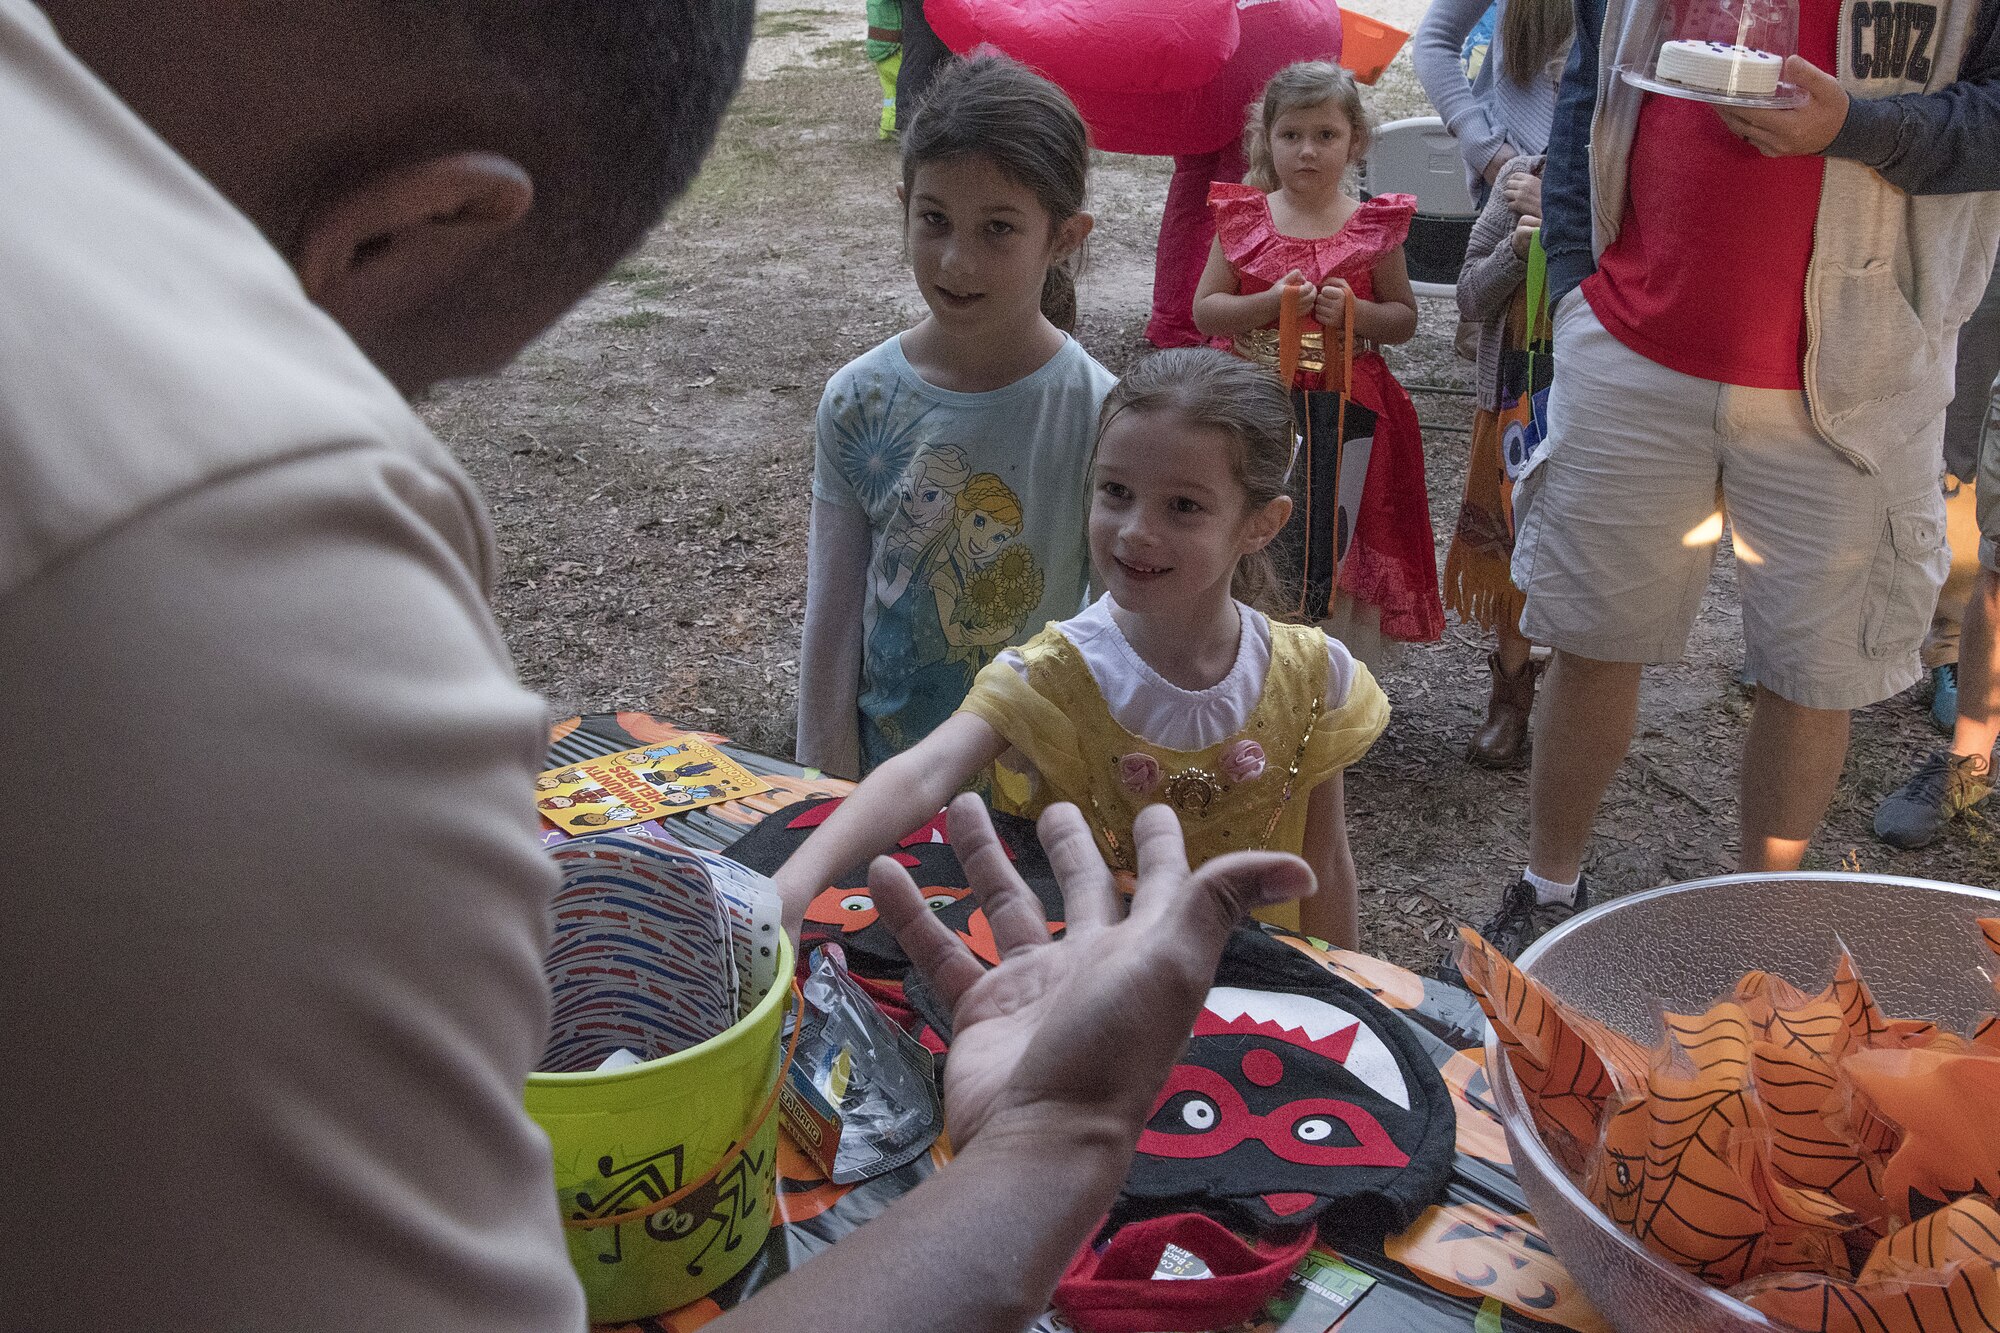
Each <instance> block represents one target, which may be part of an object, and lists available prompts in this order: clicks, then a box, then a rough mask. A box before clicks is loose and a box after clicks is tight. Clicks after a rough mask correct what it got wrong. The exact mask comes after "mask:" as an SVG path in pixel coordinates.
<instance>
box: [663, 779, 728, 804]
mask: <svg viewBox="0 0 2000 1333" xmlns="http://www.w3.org/2000/svg"><path fill="white" fill-rule="evenodd" d="M727 794H728V789H727V788H726V787H720V786H717V785H716V784H715V783H713V782H704V783H702V784H701V785H700V786H698V787H676V788H674V789H673V790H672V791H668V792H663V793H662V794H661V796H660V799H661V800H663V801H665V802H666V803H667V804H668V805H671V806H675V807H680V806H686V805H693V804H694V803H695V802H696V801H712V800H714V799H715V798H716V797H718V796H725V795H727Z"/></svg>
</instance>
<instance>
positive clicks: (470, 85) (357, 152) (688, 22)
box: [265, 0, 755, 272]
mask: <svg viewBox="0 0 2000 1333" xmlns="http://www.w3.org/2000/svg"><path fill="white" fill-rule="evenodd" d="M754 11H755V0H367V3H366V7H365V8H363V7H359V6H357V7H356V8H354V9H352V10H347V11H344V12H343V13H341V14H340V15H339V16H338V17H337V18H333V19H331V20H330V22H331V23H332V24H333V25H335V27H336V28H337V30H338V31H339V33H340V34H341V35H344V36H346V37H348V38H349V39H351V40H353V41H356V42H363V43H371V44H374V46H375V49H374V50H355V51H354V53H353V54H354V59H355V65H356V68H357V70H370V69H372V70H379V71H381V73H380V74H379V75H368V74H363V75H361V77H364V78H368V77H377V78H386V79H387V80H390V81H391V82H389V83H385V84H384V85H383V86H382V89H381V93H382V99H383V104H384V111H383V113H382V116H381V119H380V120H379V121H377V122H376V123H374V124H370V125H363V126H359V127H354V126H344V127H341V128H340V129H337V130H335V131H333V132H332V133H331V134H330V135H329V136H328V137H326V138H324V139H321V140H319V141H318V142H316V143H313V144H312V145H311V146H310V147H308V148H307V149H305V150H304V151H303V152H302V154H301V157H300V159H299V160H298V161H296V162H294V163H293V164H292V167H291V170H292V176H293V179H292V180H291V182H290V184H289V185H288V186H287V187H286V188H285V189H284V190H283V191H281V195H280V201H279V202H278V204H277V208H276V211H275V212H274V213H273V214H272V215H271V216H270V217H268V218H267V219H266V220H265V221H266V224H267V227H268V228H269V229H270V230H271V231H272V233H273V240H274V241H276V242H277V243H278V245H279V247H280V248H281V249H284V250H286V251H287V252H288V253H289V252H290V249H291V241H292V240H293V238H294V237H295V236H296V232H297V228H298V227H299V226H300V225H302V224H303V222H304V220H305V219H306V218H308V217H310V216H311V215H312V213H313V212H314V210H315V208H316V207H317V206H318V205H319V204H320V203H321V202H322V201H324V200H327V199H332V198H337V197H338V196H339V195H341V194H342V193H344V192H345V191H347V190H349V189H352V188H353V187H355V186H356V185H358V184H360V183H362V182H364V181H366V180H368V179H369V178H370V177H372V176H374V175H376V174H378V173H380V172H383V171H386V170H390V169H393V168H395V167H397V166H400V165H403V164H405V163H410V162H416V161H421V160H423V159H425V158H428V157H435V156H438V155H441V154H446V153H453V152H461V151H467V150H478V149H485V150H489V151H492V152H496V153H500V154H503V155H505V156H507V157H509V158H512V159H513V160H514V161H516V162H518V163H519V164H520V165H521V166H522V167H523V168H524V169H526V171H527V173H528V175H529V177H530V178H531V179H532V180H533V181H534V186H535V199H534V204H533V206H532V208H531V209H530V210H529V213H528V216H527V217H526V218H525V219H524V220H523V222H522V225H521V226H519V227H518V228H517V229H516V230H515V233H514V236H513V238H512V241H511V243H510V245H509V247H508V250H509V256H508V257H509V259H510V260H511V261H512V262H513V263H514V264H517V265H533V266H536V267H541V268H544V269H560V270H564V271H579V272H581V271H593V272H602V271H603V270H604V269H606V268H609V267H610V266H611V264H612V262H613V261H614V260H616V259H617V258H618V257H619V256H621V255H623V254H624V253H625V252H626V251H628V250H630V249H631V248H632V247H633V246H634V245H636V244H637V243H638V242H639V240H640V239H641V238H642V237H643V236H644V235H645V234H646V232H647V231H648V230H650V229H651V228H652V227H653V226H654V225H655V224H656V223H658V222H659V220H660V217H661V215H662V214H664V213H665V212H666V209H667V205H668V204H670V203H672V202H673V200H674V199H675V197H676V196H678V195H679V194H680V192H681V191H682V190H684V189H686V188H687V184H688V182H689V181H691V180H693V179H694V175H695V172H696V170H697V169H698V168H699V167H700V166H701V160H702V158H703V156H704V155H705V154H706V153H707V152H708V148H709V145H710V144H711V143H712V142H713V141H714V139H715V132H716V129H717V127H718V126H719V125H720V124H721V122H722V113H723V111H724V109H725V108H727V107H728V105H729V99H730V98H731V97H732V96H734V95H735V92H736V87H737V84H738V82H739V81H740V80H741V78H742V75H743V58H744V55H745V53H746V52H747V51H748V50H749V46H750V30H751V21H752V18H753V17H754ZM409 88H416V89H419V90H420V92H419V97H420V100H421V102H422V104H423V105H424V107H425V112H424V114H423V115H422V116H420V117H411V116H409V115H408V114H407V111H401V110H394V109H391V107H394V106H407V98H406V97H403V96H401V94H402V93H403V92H404V91H405V90H407V89H409Z"/></svg>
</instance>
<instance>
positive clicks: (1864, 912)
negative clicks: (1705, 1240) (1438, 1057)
mask: <svg viewBox="0 0 2000 1333" xmlns="http://www.w3.org/2000/svg"><path fill="white" fill-rule="evenodd" d="M1990 916H2000V893H1997V892H1995V891H1993V890H1992V889H1976V888H1971V887H1968V886H1966V885H1962V884H1939V883H1935V882H1932V881H1929V880H1919V879H1904V878H1900V877H1896V876H1887V875H1849V874H1790V875H1725V876H1722V877H1720V878H1716V879H1704V880H1696V881H1694V882H1692V883H1688V884H1675V885H1670V886H1668V887H1666V888H1663V889H1653V890H1650V891H1649V892H1646V893H1635V894H1632V895H1630V896H1628V897H1624V898H1614V899H1613V900H1611V901H1610V902H1608V903H1605V904H1603V905H1602V906H1599V907H1596V908H1593V909H1592V910H1591V911H1588V912H1585V913H1582V914H1580V915H1578V916H1576V917H1575V918H1573V919H1571V920H1570V921H1568V922H1565V923H1564V924H1563V925H1562V926H1560V927H1558V928H1557V929H1555V930H1552V931H1550V932H1549V933H1548V934H1547V935H1545V936H1543V937H1542V938H1541V939H1540V940H1539V941H1537V942H1536V943H1535V944H1534V946H1533V947H1532V948H1530V949H1529V950H1528V951H1527V952H1525V953H1523V954H1522V955H1521V957H1520V960H1519V966H1520V968H1521V970H1522V971H1524V972H1526V973H1527V974H1528V975H1529V976H1531V977H1533V978H1535V979H1536V980H1537V981H1539V982H1541V983H1542V984H1543V985H1545V986H1547V987H1548V988H1549V990H1551V991H1552V992H1554V993H1555V995H1556V996H1558V997H1559V998H1560V999H1562V1000H1563V1001H1564V1002H1566V1003H1568V1004H1571V1005H1574V1006H1575V1007H1577V1008H1578V1009H1581V1010H1582V1011H1583V1012H1585V1013H1587V1014H1589V1015H1591V1016H1592V1017H1594V1018H1597V1019H1599V1020H1601V1021H1603V1022H1605V1023H1608V1024H1610V1025H1611V1026H1612V1027H1615V1028H1617V1029H1619V1030H1620V1031H1621V1032H1624V1033H1626V1034H1627V1035H1628V1036H1632V1037H1635V1038H1637V1039H1639V1040H1641V1041H1645V1042H1649V1043H1650V1042H1654V1041H1657V1040H1658V1039H1659V1036H1660V1027H1659V1018H1658V1011H1659V1007H1660V1006H1661V1005H1662V1004H1664V1005H1665V1006H1667V1007H1669V1008H1673V1009H1675V1010H1676V1011H1677V1012H1699V1011H1700V1010H1702V1009H1704V1008H1706V1007H1707V1006H1708V1005H1709V1004H1710V1003H1712V1002H1713V1001H1714V1000H1715V999H1717V998H1718V997H1720V996H1722V995H1724V994H1726V993H1727V992H1728V991H1729V990H1730V989H1731V988H1732V987H1733V986H1734V985H1735V984H1736V980H1737V978H1739V977H1741V976H1742V975H1743V974H1744V973H1745V972H1747V971H1749V970H1750V969H1752V968H1762V969H1764V970H1766V971H1770V972H1776V973H1778V974H1780V975H1781V976H1783V977H1785V978H1786V979H1787V980H1789V981H1791V982H1792V983H1793V984H1794V985H1797V986H1799V987H1801V988H1803V989H1809V990H1817V989H1819V988H1820V987H1821V986H1823V985H1824V984H1825V983H1826V981H1827V979H1828V978H1829V977H1830V976H1831V974H1832V967H1833V960H1834V957H1835V955H1836V954H1837V952H1838V950H1839V946H1840V944H1841V943H1842V942H1845V943H1846V945H1847V947H1848V949H1849V950H1851V951H1852V952H1853V954H1854V958H1855V962H1856V963H1857V964H1858V965H1859V966H1860V969H1861V976H1862V978H1863V979H1864V980H1865V981H1867V983H1868V985H1869V987H1870V989H1872V990H1873V991H1874V993H1875V997H1876V999H1877V1000H1879V1001H1880V1002H1881V1004H1882V1007H1883V1008H1884V1009H1885V1010H1887V1011H1888V1012H1889V1013H1890V1014H1892V1015H1894V1016H1895V1017H1898V1018H1928V1019H1931V1020H1933V1021H1935V1022H1938V1023H1941V1024H1943V1025H1945V1026H1946V1027H1949V1028H1952V1029H1953V1030H1955V1031H1960V1032H1963V1031H1966V1030H1968V1029H1969V1028H1970V1026H1971V1024H1972V1022H1973V1020H1974V1019H1975V1018H1976V1017H1977V1016H1978V1015H1979V1014H1980V1013H1981V1012H1983V1011H1985V1010H1989V1009H1991V1008H1992V1007H1993V1004H1994V996H1993V987H1992V981H1991V972H1992V968H1993V962H1994V959H1993V955H1992V954H1991V953H1990V952H1988V951H1987V949H1986V946H1985V945H1984V944H1983V943H1982V942H1981V940H1980V937H1979V929H1978V927H1977V926H1976V925H1975V924H1974V923H1975V922H1976V921H1977V920H1978V919H1979V918H1980V917H1990ZM1486 1072H1487V1077H1488V1079H1489V1080H1490V1081H1491V1083H1492V1085H1493V1096H1494V1102H1495V1104H1496V1105H1498V1107H1499V1109H1500V1119H1501V1124H1502V1126H1503V1127H1504V1128H1505V1130H1506V1133H1507V1148H1508V1151H1509V1152H1511V1153H1512V1154H1513V1159H1514V1171H1515V1175H1516V1176H1517V1177H1518V1178H1519V1180H1520V1182H1521V1191H1522V1193H1523V1194H1525V1195H1526V1196H1527V1200H1528V1208H1529V1211H1530V1212H1532V1213H1533V1214H1534V1216H1535V1220H1536V1221H1537V1222H1538V1223H1540V1225H1541V1228H1542V1232H1543V1234H1544V1235H1546V1236H1547V1237H1548V1240H1549V1244H1550V1245H1551V1246H1553V1247H1554V1248H1555V1252H1556V1257H1557V1258H1558V1259H1560V1260H1562V1262H1563V1265H1564V1267H1566V1268H1567V1269H1568V1270H1569V1271H1570V1274H1571V1275H1572V1276H1574V1277H1575V1278H1576V1281H1577V1285H1578V1286H1580V1287H1582V1288H1583V1291H1584V1294H1585V1295H1587V1296H1589V1297H1590V1299H1591V1300H1592V1301H1593V1302H1594V1303H1595V1304H1596V1305H1597V1308H1598V1309H1599V1310H1600V1311H1602V1312H1603V1314H1604V1316H1605V1317H1606V1318H1607V1319H1609V1320H1610V1321H1611V1322H1612V1324H1613V1325H1615V1326H1616V1327H1617V1328H1619V1329H1622V1330H1629V1331H1630V1333H1664V1331H1667V1330H1671V1333H1745V1331H1747V1330H1754V1331H1755V1333H1781V1330H1784V1329H1786V1328H1787V1327H1788V1326H1787V1325H1783V1324H1779V1323H1776V1322H1774V1321H1772V1320H1770V1319H1767V1318H1765V1317H1764V1316H1763V1315H1761V1314H1759V1313H1757V1312H1756V1311H1755V1310H1753V1309H1751V1308H1750V1307H1749V1306H1747V1305H1745V1304H1743V1303H1742V1302H1741V1301H1738V1300H1735V1299H1733V1298H1732V1297H1729V1296H1726V1295H1724V1294H1723V1293H1722V1292H1720V1291H1718V1290H1716V1289H1715V1288H1713V1287H1710V1286H1708V1285H1706V1284H1704V1283H1702V1282H1699V1281H1697V1280H1696V1279H1694V1278H1692V1277H1690V1276H1688V1275H1687V1274H1686V1273H1684V1272H1682V1271H1681V1270H1680V1269H1678V1268H1676V1267H1675V1266H1674V1265H1672V1264H1671V1263H1668V1262H1667V1261H1666V1260H1664V1259H1661V1258H1659V1257H1658V1256H1656V1255H1655V1254H1653V1253H1652V1251H1650V1250H1648V1249H1647V1248H1646V1247H1645V1246H1644V1245H1641V1244H1640V1243H1639V1242H1638V1241H1636V1240H1634V1239H1633V1238H1632V1237H1631V1236H1629V1235H1627V1234H1626V1233H1625V1232H1623V1231H1621V1230H1620V1229H1619V1228H1618V1227H1617V1226H1616V1225H1615V1224H1614V1223H1613V1222H1612V1221H1611V1219H1610V1218H1608V1217H1606V1216H1605V1215H1604V1214H1603V1213H1601V1212H1599V1211H1598V1209H1597V1208H1596V1206H1595V1205H1593V1204H1592V1203H1591V1202H1590V1200H1589V1199H1588V1198H1586V1197H1585V1195H1584V1193H1583V1191H1582V1190H1581V1189H1579V1188H1578V1187H1577V1186H1576V1185H1575V1184H1574V1183H1573V1182H1572V1181H1571V1180H1570V1178H1569V1176H1568V1175H1567V1174H1566V1173H1565V1172H1564V1171H1563V1169H1562V1167H1561V1165H1560V1164H1559V1163H1557V1161H1556V1159H1555V1158H1554V1157H1553V1156H1551V1155H1550V1153H1549V1152H1548V1150H1547V1149H1546V1148H1544V1147H1543V1146H1542V1142H1541V1139H1540V1138H1539V1137H1538V1136H1537V1135H1536V1133H1535V1128H1534V1122H1533V1120H1532V1119H1531V1118H1530V1117H1529V1114H1528V1108H1527V1103H1526V1101H1525V1100H1524V1099H1523V1095H1522V1092H1521V1088H1520V1085H1519V1084H1518V1083H1517V1082H1515V1079H1514V1074H1513V1070H1512V1069H1511V1068H1510V1067H1509V1066H1508V1064H1507V1057H1506V1055H1505V1054H1504V1053H1503V1052H1502V1051H1501V1049H1500V1043H1499V1039H1498V1038H1497V1037H1495V1036H1494V1035H1493V1033H1492V1031H1491V1029H1490V1028H1489V1030H1488V1031H1487V1034H1486Z"/></svg>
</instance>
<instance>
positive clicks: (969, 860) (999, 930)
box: [945, 792, 1049, 958]
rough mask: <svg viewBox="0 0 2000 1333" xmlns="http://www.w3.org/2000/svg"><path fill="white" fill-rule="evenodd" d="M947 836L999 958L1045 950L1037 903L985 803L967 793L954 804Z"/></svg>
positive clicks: (947, 822) (1044, 919)
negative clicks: (1016, 869) (989, 931)
mask: <svg viewBox="0 0 2000 1333" xmlns="http://www.w3.org/2000/svg"><path fill="white" fill-rule="evenodd" d="M945 830H946V832H947V833H948V834H949V835H950V837H951V849H952V850H953V851H955V852H957V853H958V862H959V864H960V865H962V866H964V867H965V877H966V880H967V881H968V882H969V883H970V884H971V885H972V891H973V893H974V894H975V895H976V896H977V897H978V899H979V906H980V909H981V910H982V911H984V912H985V913H986V924H987V925H989V926H991V927H992V928H993V943H994V944H995V945H996V946H998V948H999V950H1000V956H1001V957H1002V958H1005V957H1007V956H1008V955H1010V954H1014V953H1018V952H1019V951H1021V950H1022V949H1032V948H1035V947H1037V946H1039V945H1045V944H1047V943H1048V942H1049V921H1048V918H1047V917H1046V916H1044V915H1043V914H1042V904H1041V900H1040V899H1039V898H1037V897H1035V895H1034V892H1033V891H1032V890H1030V889H1029V888H1028V886H1027V884H1026V883H1025V882H1023V881H1022V879H1021V876H1020V874H1019V873H1018V872H1016V871H1015V869H1014V863H1013V862H1012V861H1010V860H1008V859H1007V849H1006V848H1005V847H1004V846H1002V845H1001V842H1000V835H999V834H997V833H995V832H994V831H993V820H992V818H991V816H989V815H988V814H987V813H986V802H984V801H982V800H980V799H979V797H978V796H976V795H974V794H972V793H971V792H966V793H964V794H962V795H960V796H958V797H957V798H955V799H954V800H953V801H952V803H951V808H950V811H949V813H948V814H947V815H946V817H945Z"/></svg>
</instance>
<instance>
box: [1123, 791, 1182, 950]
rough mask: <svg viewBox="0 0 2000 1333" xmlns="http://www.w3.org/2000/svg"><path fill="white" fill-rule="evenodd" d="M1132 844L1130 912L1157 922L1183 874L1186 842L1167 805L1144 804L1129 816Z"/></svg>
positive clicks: (1179, 824) (1162, 915)
mask: <svg viewBox="0 0 2000 1333" xmlns="http://www.w3.org/2000/svg"><path fill="white" fill-rule="evenodd" d="M1132 846H1133V851H1134V854H1135V855H1136V856H1137V857H1138V861H1139V891H1138V893H1137V894H1135V895H1134V896H1133V899H1132V915H1133V916H1134V917H1135V918H1136V917H1143V919H1145V920H1146V921H1147V923H1148V924H1149V925H1151V924H1158V923H1159V922H1161V921H1163V920H1164V919H1165V916H1166V912H1167V900H1168V899H1169V898H1170V897H1172V896H1173V892H1174V890H1175V889H1176V888H1178V887H1179V886H1180V883H1181V881H1182V880H1184V879H1186V878H1187V873H1188V861H1187V843H1186V842H1185V841H1184V840H1183V839H1182V838H1181V822H1180V820H1179V819H1178V818H1177V817H1176V816H1175V815H1174V812H1173V810H1172V809H1171V808H1170V807H1168V806H1165V805H1160V804H1153V805H1149V806H1146V807H1145V808H1143V809H1142V810H1140V811H1139V813H1138V815H1137V817H1136V818H1134V819H1133V820H1132Z"/></svg>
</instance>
